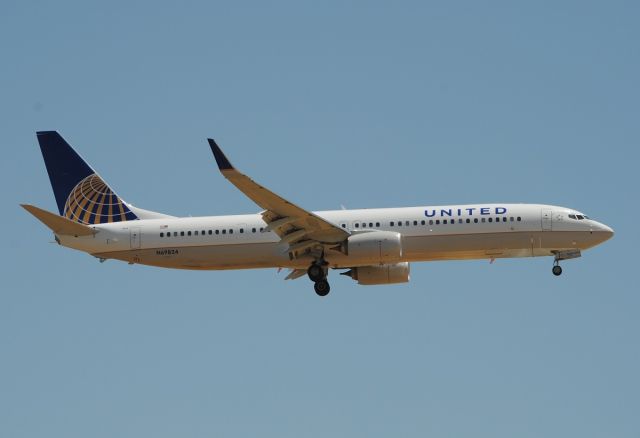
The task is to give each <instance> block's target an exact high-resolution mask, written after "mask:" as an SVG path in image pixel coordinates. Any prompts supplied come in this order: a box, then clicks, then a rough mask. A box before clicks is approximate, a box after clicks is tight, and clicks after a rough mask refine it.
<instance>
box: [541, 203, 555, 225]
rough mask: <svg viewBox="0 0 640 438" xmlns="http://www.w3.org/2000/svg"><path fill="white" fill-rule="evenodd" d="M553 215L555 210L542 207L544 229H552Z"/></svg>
mask: <svg viewBox="0 0 640 438" xmlns="http://www.w3.org/2000/svg"><path fill="white" fill-rule="evenodd" d="M552 217H553V212H552V211H551V210H549V209H548V208H543V209H542V231H551V230H552Z"/></svg>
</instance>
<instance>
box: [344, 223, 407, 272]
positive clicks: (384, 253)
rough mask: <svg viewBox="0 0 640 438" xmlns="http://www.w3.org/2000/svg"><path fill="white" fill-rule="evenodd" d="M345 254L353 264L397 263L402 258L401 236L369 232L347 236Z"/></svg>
mask: <svg viewBox="0 0 640 438" xmlns="http://www.w3.org/2000/svg"><path fill="white" fill-rule="evenodd" d="M347 254H348V256H349V258H352V259H353V261H354V264H366V263H370V264H372V265H378V264H380V265H381V264H383V263H397V262H399V261H400V259H401V258H402V236H401V235H400V233H395V232H393V231H371V232H369V233H359V234H354V235H352V236H349V239H348V240H347Z"/></svg>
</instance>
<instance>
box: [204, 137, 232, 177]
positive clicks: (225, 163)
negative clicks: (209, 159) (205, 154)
mask: <svg viewBox="0 0 640 438" xmlns="http://www.w3.org/2000/svg"><path fill="white" fill-rule="evenodd" d="M207 140H208V141H209V146H211V152H213V156H214V157H215V159H216V163H218V168H219V169H220V170H233V166H232V165H231V163H230V162H229V160H228V159H227V157H226V156H225V155H224V153H223V152H222V149H220V146H218V145H217V144H216V142H215V140H214V139H212V138H208V139H207Z"/></svg>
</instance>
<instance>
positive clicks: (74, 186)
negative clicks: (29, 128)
mask: <svg viewBox="0 0 640 438" xmlns="http://www.w3.org/2000/svg"><path fill="white" fill-rule="evenodd" d="M37 134H38V143H40V149H41V150H42V156H43V157H44V163H45V165H46V166H47V172H48V173H49V179H50V180H51V186H52V187H53V193H54V195H55V197H56V202H57V203H58V210H59V211H60V215H61V216H64V217H66V218H68V219H70V220H72V221H74V222H78V223H81V224H85V225H88V224H102V223H108V222H121V221H131V220H136V219H138V216H136V214H134V213H133V212H132V211H131V210H130V209H129V207H128V206H127V204H125V203H124V202H123V201H122V199H120V197H118V195H116V194H115V192H114V191H113V190H111V188H110V187H109V186H108V185H107V183H105V182H104V180H103V179H102V178H100V176H99V175H98V174H97V173H96V172H95V171H94V170H93V169H92V168H91V167H90V166H89V165H88V164H87V163H86V162H85V161H84V160H83V159H82V158H80V155H78V154H77V152H76V151H74V150H73V148H72V147H71V146H69V144H68V143H67V142H66V141H65V140H64V139H63V138H62V136H60V134H58V133H57V132H56V131H41V132H38V133H37Z"/></svg>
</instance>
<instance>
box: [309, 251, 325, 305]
mask: <svg viewBox="0 0 640 438" xmlns="http://www.w3.org/2000/svg"><path fill="white" fill-rule="evenodd" d="M327 272H328V263H327V262H325V261H324V260H320V261H317V262H314V263H312V264H311V266H309V268H308V269H307V275H308V276H309V279H310V280H311V281H313V283H314V284H313V290H315V291H316V293H317V294H318V295H319V296H321V297H325V296H327V295H328V294H329V292H330V291H331V286H329V282H328V281H327Z"/></svg>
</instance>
